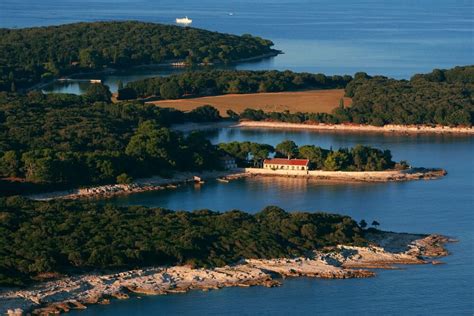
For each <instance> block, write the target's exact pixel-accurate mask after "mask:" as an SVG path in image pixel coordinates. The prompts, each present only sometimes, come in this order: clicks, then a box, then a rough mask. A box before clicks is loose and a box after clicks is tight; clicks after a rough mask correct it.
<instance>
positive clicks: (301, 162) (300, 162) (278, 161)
mask: <svg viewBox="0 0 474 316" xmlns="http://www.w3.org/2000/svg"><path fill="white" fill-rule="evenodd" d="M263 163H264V164H273V165H288V166H307V165H308V164H309V160H308V159H290V160H288V159H285V158H273V159H265V160H264V161H263Z"/></svg>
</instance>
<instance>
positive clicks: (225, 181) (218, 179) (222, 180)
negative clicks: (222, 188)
mask: <svg viewBox="0 0 474 316" xmlns="http://www.w3.org/2000/svg"><path fill="white" fill-rule="evenodd" d="M217 181H219V182H223V183H229V180H227V179H226V178H217Z"/></svg>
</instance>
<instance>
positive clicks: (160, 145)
mask: <svg viewBox="0 0 474 316" xmlns="http://www.w3.org/2000/svg"><path fill="white" fill-rule="evenodd" d="M175 145H176V144H175V143H174V137H173V134H172V132H171V131H170V130H169V129H167V128H160V127H159V126H158V125H157V124H156V122H154V121H145V122H143V123H141V124H140V125H139V126H138V129H137V131H136V132H135V135H133V136H132V138H131V139H130V142H129V143H128V145H127V148H126V149H125V153H126V154H127V155H130V156H132V157H135V158H137V159H140V160H142V161H145V160H150V159H151V160H157V159H158V160H161V161H164V162H165V164H170V165H174V164H175V162H174V160H173V157H172V155H171V149H172V148H173V147H174V146H175Z"/></svg>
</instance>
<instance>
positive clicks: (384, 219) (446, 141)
mask: <svg viewBox="0 0 474 316" xmlns="http://www.w3.org/2000/svg"><path fill="white" fill-rule="evenodd" d="M208 136H209V138H210V139H211V140H212V141H213V142H214V143H217V142H224V141H234V140H236V141H243V140H248V141H258V142H266V143H269V144H271V145H275V144H277V143H279V142H280V141H282V140H285V139H292V140H294V141H295V142H296V143H297V144H299V145H303V144H315V145H319V146H322V147H326V148H329V147H331V146H332V147H333V148H339V147H351V146H353V145H355V144H366V145H372V146H376V147H379V148H388V149H391V150H392V153H393V156H394V159H395V160H401V159H406V160H408V161H409V162H410V163H411V164H412V165H414V166H424V167H440V168H444V169H446V170H447V171H448V175H447V176H446V177H444V178H442V179H439V180H430V181H411V182H402V183H377V184H374V183H362V184H361V183H352V184H347V183H322V182H313V181H309V182H308V181H306V180H301V179H284V178H260V179H244V180H238V181H233V182H230V183H220V182H216V181H208V182H206V183H205V184H204V185H202V186H193V185H189V186H182V187H180V188H178V189H176V190H166V191H158V192H147V193H140V194H133V195H129V196H122V197H119V198H114V199H110V200H105V201H104V202H108V203H114V204H118V205H147V206H152V207H165V208H171V209H177V210H195V209H202V208H209V209H212V210H218V211H227V210H231V209H240V210H244V211H247V212H250V213H254V212H257V211H259V210H261V209H262V208H263V207H265V206H267V205H278V206H280V207H282V208H284V209H286V210H288V211H310V212H314V211H328V212H333V213H340V214H347V215H350V216H352V217H353V218H355V219H356V220H360V219H365V220H367V221H369V222H371V221H372V220H373V219H376V220H377V221H379V222H380V223H381V228H382V229H384V230H392V231H398V232H415V233H439V234H445V235H448V236H452V237H454V238H456V239H458V240H459V242H458V243H454V244H450V245H449V250H450V252H451V255H450V256H448V257H446V258H443V259H442V261H443V262H445V263H446V264H445V265H437V266H432V265H423V266H410V267H403V268H402V270H394V271H378V276H377V277H375V278H373V279H360V280H314V279H290V280H285V281H284V284H283V286H282V287H281V288H276V289H275V288H271V289H267V288H251V289H247V288H245V289H239V288H230V289H223V290H219V291H211V292H209V293H202V292H190V293H188V294H185V295H175V296H158V297H145V298H142V299H141V300H139V299H132V300H130V301H126V302H118V303H115V302H114V303H113V304H112V305H110V306H107V307H103V306H93V307H90V309H88V310H87V311H86V312H85V313H84V314H88V315H89V314H90V315H117V314H118V315H144V314H156V315H167V314H179V315H219V314H222V313H223V311H225V313H226V314H228V315H253V314H259V315H290V314H291V315H308V314H325V315H329V314H336V315H340V314H342V315H344V314H356V315H358V314H379V313H380V314H387V315H405V314H406V315H451V314H456V315H470V314H472V311H473V310H474V306H473V300H472V296H473V284H474V269H472V267H473V266H474V265H473V263H474V262H473V261H474V255H473V252H472V249H473V245H474V236H473V229H472V224H473V223H474V213H473V210H474V197H473V193H474V180H473V174H474V163H473V161H472V159H471V158H470V156H471V155H472V153H473V150H472V149H473V148H474V147H473V145H474V138H472V137H469V136H464V137H463V136H452V135H391V134H369V133H334V132H317V131H284V130H283V131H282V130H254V129H232V128H225V129H218V130H215V131H210V132H209V135H208ZM81 314H82V312H81Z"/></svg>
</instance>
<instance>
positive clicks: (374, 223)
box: [372, 220, 380, 228]
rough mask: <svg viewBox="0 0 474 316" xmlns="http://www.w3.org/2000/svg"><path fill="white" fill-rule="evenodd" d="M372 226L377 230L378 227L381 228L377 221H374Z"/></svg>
mask: <svg viewBox="0 0 474 316" xmlns="http://www.w3.org/2000/svg"><path fill="white" fill-rule="evenodd" d="M372 226H374V227H375V228H377V227H378V226H380V223H379V222H377V221H376V220H374V221H372Z"/></svg>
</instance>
